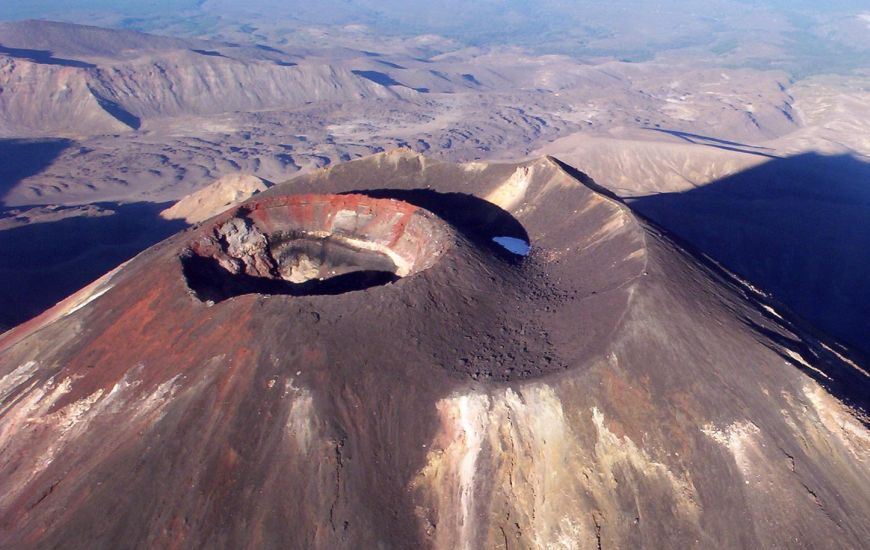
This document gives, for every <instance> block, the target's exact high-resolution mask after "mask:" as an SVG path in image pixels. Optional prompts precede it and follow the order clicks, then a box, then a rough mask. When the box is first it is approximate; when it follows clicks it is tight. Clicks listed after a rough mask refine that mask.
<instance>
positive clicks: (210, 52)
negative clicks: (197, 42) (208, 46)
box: [190, 50, 227, 58]
mask: <svg viewBox="0 0 870 550" xmlns="http://www.w3.org/2000/svg"><path fill="white" fill-rule="evenodd" d="M190 51H192V52H193V53H198V54H199V55H205V56H207V57H224V58H226V57H227V56H225V55H224V54H222V53H221V52H218V51H215V50H190Z"/></svg>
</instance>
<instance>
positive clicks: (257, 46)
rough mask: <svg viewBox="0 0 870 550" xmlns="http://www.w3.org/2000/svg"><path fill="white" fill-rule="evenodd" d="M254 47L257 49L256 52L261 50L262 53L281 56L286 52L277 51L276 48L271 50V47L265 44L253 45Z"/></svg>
mask: <svg viewBox="0 0 870 550" xmlns="http://www.w3.org/2000/svg"><path fill="white" fill-rule="evenodd" d="M254 47H255V48H257V49H258V50H263V51H264V52H272V53H282V54H283V53H286V52H283V51H281V50H279V49H278V48H273V47H272V46H267V45H265V44H255V45H254Z"/></svg>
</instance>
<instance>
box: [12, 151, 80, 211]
mask: <svg viewBox="0 0 870 550" xmlns="http://www.w3.org/2000/svg"><path fill="white" fill-rule="evenodd" d="M72 144H73V142H72V141H71V140H68V139H0V198H2V197H4V196H5V195H6V193H8V192H9V191H10V190H11V189H12V188H13V187H15V185H16V184H18V182H20V181H21V180H23V179H25V178H27V177H30V176H32V175H34V174H38V173H40V172H42V171H43V170H45V169H46V168H48V167H49V166H50V165H51V163H52V162H54V160H55V159H56V158H57V157H58V156H60V154H61V153H62V152H63V150H64V149H66V148H67V147H69V146H71V145H72Z"/></svg>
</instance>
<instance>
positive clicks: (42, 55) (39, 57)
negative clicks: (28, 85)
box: [0, 45, 96, 69]
mask: <svg viewBox="0 0 870 550" xmlns="http://www.w3.org/2000/svg"><path fill="white" fill-rule="evenodd" d="M0 54H3V55H8V56H9V57H14V58H16V59H26V60H28V61H32V62H34V63H41V64H43V65H58V66H61V67H77V68H79V69H93V68H94V67H96V65H94V64H93V63H85V62H84V61H77V60H75V59H62V58H59V57H54V56H53V55H52V53H51V52H50V51H48V50H27V49H23V48H8V47H6V46H3V45H0Z"/></svg>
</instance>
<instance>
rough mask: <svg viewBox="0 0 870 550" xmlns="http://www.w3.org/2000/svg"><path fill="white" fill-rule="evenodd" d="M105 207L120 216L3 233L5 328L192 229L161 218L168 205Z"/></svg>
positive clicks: (0, 262) (0, 261)
mask: <svg viewBox="0 0 870 550" xmlns="http://www.w3.org/2000/svg"><path fill="white" fill-rule="evenodd" d="M99 206H101V207H103V208H107V209H110V210H114V211H115V214H114V215H111V216H102V217H84V216H80V217H73V218H65V219H62V220H59V221H56V222H53V223H37V224H32V225H27V226H24V227H16V228H13V229H8V230H5V231H0V329H2V328H10V327H12V326H15V325H17V324H19V323H21V322H23V321H26V320H27V319H29V318H31V317H34V316H35V315H38V314H39V313H41V312H42V311H44V310H45V309H47V308H49V307H51V306H53V305H54V304H55V303H57V302H59V301H60V300H62V299H64V298H66V297H67V296H69V295H70V294H72V293H73V292H75V291H77V290H79V289H80V288H82V287H84V286H86V285H87V284H89V283H90V282H91V281H93V280H95V279H97V278H99V277H100V276H102V275H103V274H104V273H106V272H108V271H110V270H112V269H113V268H115V267H117V266H118V265H119V264H121V263H122V262H124V261H126V260H128V259H130V258H132V257H133V256H135V255H136V254H138V253H139V252H141V251H142V250H144V249H146V248H148V247H149V246H151V245H153V244H155V243H157V242H159V241H161V240H163V239H164V238H166V237H168V236H170V235H172V234H173V233H175V232H177V231H179V230H181V229H183V228H185V227H186V226H187V225H186V224H185V223H184V222H182V221H177V220H173V221H167V220H164V219H163V218H161V217H160V216H159V213H160V212H161V211H162V210H163V209H165V208H166V207H167V206H169V204H168V203H167V204H154V203H134V204H120V205H119V204H114V203H101V204H100V205H99Z"/></svg>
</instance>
